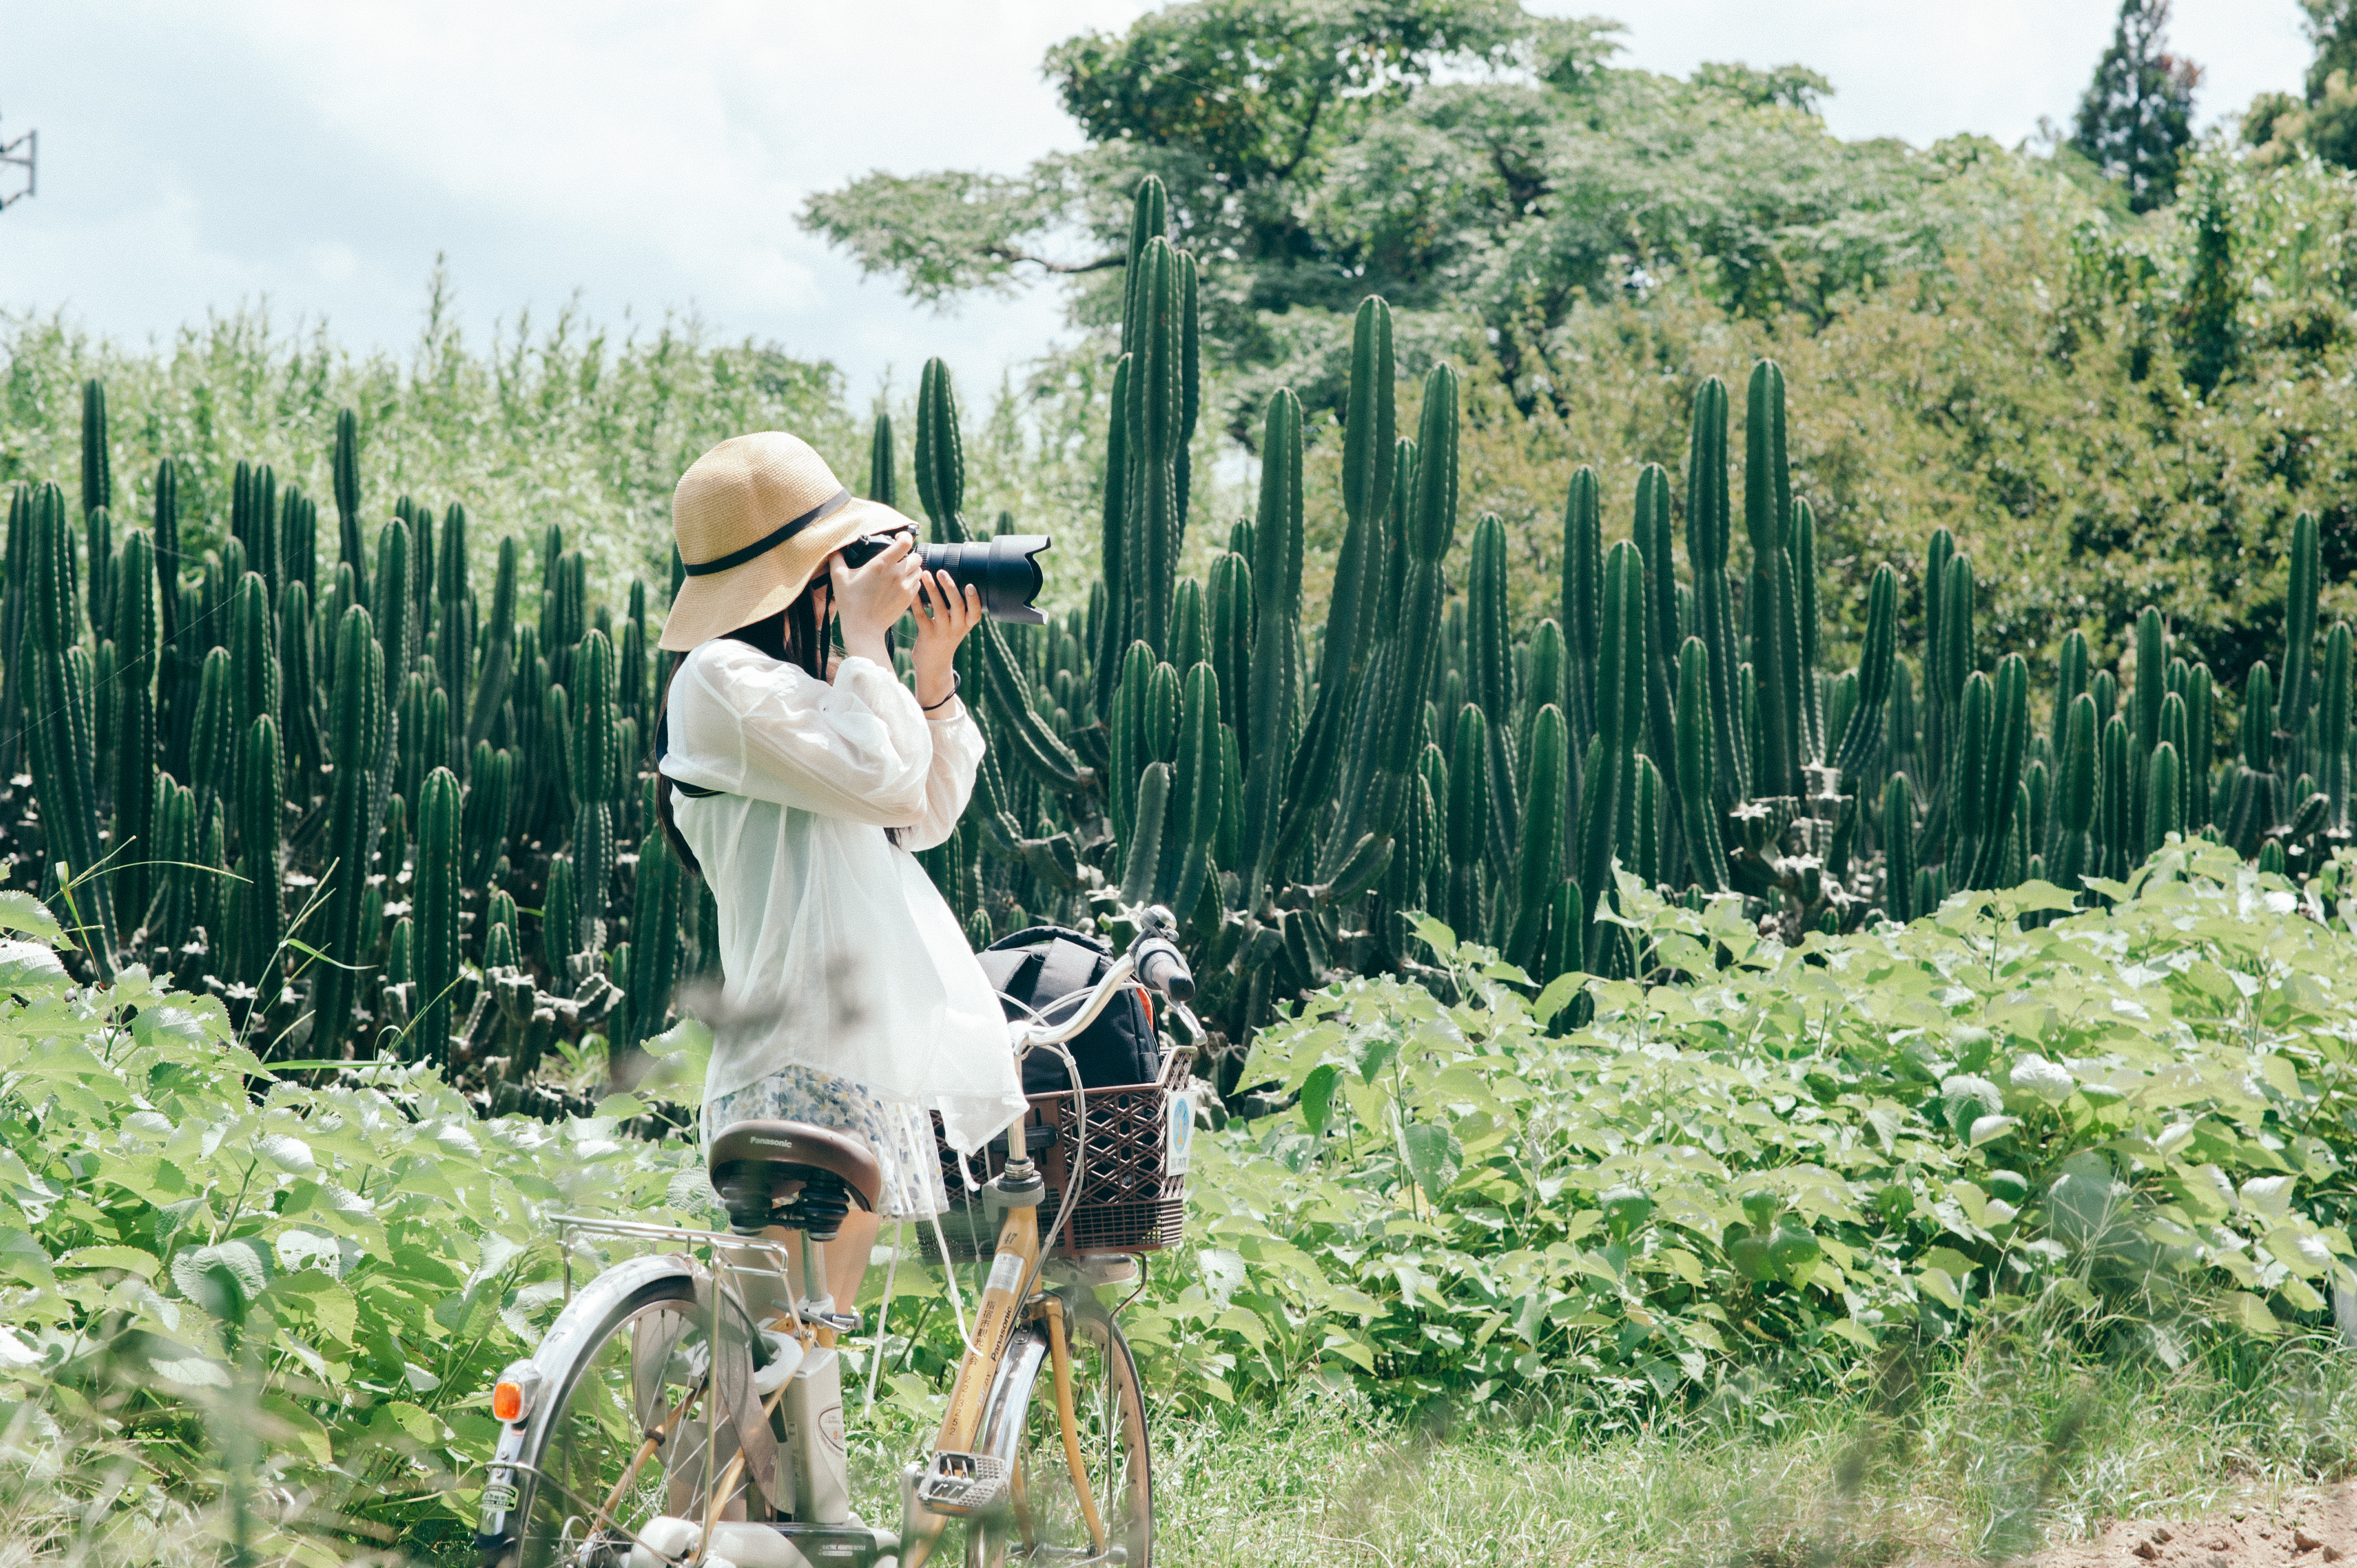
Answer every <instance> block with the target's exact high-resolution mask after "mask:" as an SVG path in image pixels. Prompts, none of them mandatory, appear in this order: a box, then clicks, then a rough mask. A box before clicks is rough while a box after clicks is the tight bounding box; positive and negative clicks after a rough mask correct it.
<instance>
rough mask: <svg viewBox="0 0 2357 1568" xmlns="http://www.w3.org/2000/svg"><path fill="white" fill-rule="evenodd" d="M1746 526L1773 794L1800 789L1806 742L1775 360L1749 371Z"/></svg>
mask: <svg viewBox="0 0 2357 1568" xmlns="http://www.w3.org/2000/svg"><path fill="white" fill-rule="evenodd" d="M1743 525H1744V532H1745V533H1746V534H1747V535H1748V536H1749V539H1750V541H1751V580H1750V584H1749V588H1748V590H1747V591H1746V593H1745V595H1744V606H1745V609H1746V610H1747V612H1748V613H1749V619H1750V623H1751V662H1752V665H1753V667H1754V669H1755V670H1756V671H1757V672H1758V677H1759V681H1760V719H1761V722H1762V724H1763V725H1765V726H1766V727H1765V730H1764V732H1763V733H1762V735H1761V736H1760V759H1761V763H1762V765H1763V767H1764V768H1765V769H1766V777H1765V779H1762V780H1760V783H1759V786H1758V787H1759V788H1760V789H1761V790H1762V791H1763V792H1765V793H1768V794H1772V795H1793V796H1797V795H1800V794H1802V793H1803V792H1804V791H1803V788H1802V783H1801V763H1802V761H1803V755H1804V751H1803V746H1804V739H1805V719H1804V717H1803V713H1804V708H1803V699H1802V695H1801V686H1802V670H1801V641H1800V609H1799V604H1798V601H1797V598H1796V595H1795V585H1794V583H1793V573H1792V552H1791V533H1792V485H1791V479H1790V477H1789V470H1788V469H1787V467H1786V466H1785V462H1784V372H1783V371H1781V369H1779V368H1778V367H1777V364H1776V362H1775V361H1774V360H1760V361H1759V362H1758V363H1756V364H1754V365H1753V366H1752V367H1751V384H1750V386H1749V389H1748V391H1747V392H1746V394H1745V397H1744V423H1743Z"/></svg>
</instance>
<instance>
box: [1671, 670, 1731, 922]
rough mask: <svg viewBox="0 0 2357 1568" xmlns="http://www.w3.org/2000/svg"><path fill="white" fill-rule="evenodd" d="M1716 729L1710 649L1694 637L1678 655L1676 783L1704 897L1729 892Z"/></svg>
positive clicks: (1690, 861) (1691, 862)
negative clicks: (1715, 763)
mask: <svg viewBox="0 0 2357 1568" xmlns="http://www.w3.org/2000/svg"><path fill="white" fill-rule="evenodd" d="M1715 733H1716V726H1715V725H1714V724H1713V723H1712V718H1711V711H1710V649H1709V648H1708V647H1707V646H1706V645H1705V643H1704V642H1703V640H1702V639H1700V638H1698V637H1690V638H1688V639H1686V640H1685V644H1684V647H1682V648H1680V649H1679V650H1678V734H1677V746H1678V779H1679V782H1680V783H1681V784H1683V785H1684V796H1683V797H1682V803H1683V805H1684V814H1685V821H1684V831H1685V841H1686V865H1687V868H1688V869H1689V870H1690V871H1691V872H1692V874H1693V875H1694V879H1695V883H1696V885H1697V886H1700V887H1701V888H1702V890H1703V891H1704V892H1706V893H1724V892H1726V891H1727V850H1726V847H1725V846H1724V844H1723V843H1721V841H1720V838H1719V832H1718V807H1717V803H1716V801H1717V796H1716V793H1715V791H1714V789H1713V788H1712V784H1713V780H1712V771H1713V769H1712V766H1711V764H1712V757H1713V753H1714V750H1715V744H1714V738H1713V737H1714V735H1715Z"/></svg>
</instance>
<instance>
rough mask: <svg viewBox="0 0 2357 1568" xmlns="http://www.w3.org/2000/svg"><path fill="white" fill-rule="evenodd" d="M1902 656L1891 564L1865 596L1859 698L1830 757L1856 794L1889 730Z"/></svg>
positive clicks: (1896, 581)
mask: <svg viewBox="0 0 2357 1568" xmlns="http://www.w3.org/2000/svg"><path fill="white" fill-rule="evenodd" d="M1898 651H1899V574H1898V573H1896V572H1894V571H1892V570H1891V569H1890V566H1889V564H1888V563H1885V564H1882V565H1880V566H1878V567H1876V568H1875V569H1874V581H1873V583H1872V584H1871V585H1869V586H1868V587H1867V595H1866V641H1865V643H1864V644H1863V645H1862V646H1861V647H1860V648H1859V650H1858V655H1857V701H1856V702H1855V703H1853V704H1852V706H1851V708H1850V712H1849V722H1848V724H1847V725H1846V727H1845V729H1844V731H1843V733H1842V735H1841V736H1840V737H1839V739H1838V741H1837V742H1836V743H1835V747H1834V749H1833V750H1832V751H1831V752H1830V753H1829V754H1828V757H1827V760H1829V761H1830V762H1831V763H1832V764H1833V765H1834V767H1835V768H1838V769H1840V771H1841V775H1842V779H1843V781H1844V788H1846V789H1853V790H1855V789H1857V788H1858V786H1859V784H1860V783H1861V782H1862V781H1863V779H1864V777H1865V773H1866V769H1867V768H1868V767H1869V766H1871V765H1872V763H1873V760H1874V757H1875V754H1876V753H1877V752H1878V751H1879V750H1880V749H1881V748H1882V745H1883V736H1884V733H1885V731H1886V728H1887V725H1886V724H1885V722H1884V709H1885V707H1886V705H1887V704H1888V703H1889V698H1890V683H1891V671H1892V669H1893V667H1894V666H1895V665H1896V664H1897V662H1898Z"/></svg>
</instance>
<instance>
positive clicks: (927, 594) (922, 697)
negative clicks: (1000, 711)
mask: <svg viewBox="0 0 2357 1568" xmlns="http://www.w3.org/2000/svg"><path fill="white" fill-rule="evenodd" d="M921 584H922V587H923V591H924V600H925V603H924V607H923V608H922V609H920V610H919V611H918V612H917V648H916V652H915V655H914V659H915V663H916V666H917V702H918V703H919V704H920V706H923V707H926V708H937V707H939V706H941V704H942V703H945V702H947V701H948V700H949V696H950V693H952V692H953V691H955V690H956V689H957V687H956V684H955V676H954V671H952V668H951V665H952V660H954V658H955V657H956V654H957V650H958V644H959V643H961V642H963V641H964V640H965V634H966V633H967V632H970V631H972V630H973V629H974V628H975V627H977V626H979V625H981V624H982V595H981V594H980V593H979V592H978V591H976V590H975V588H974V585H972V584H968V585H966V586H965V587H964V588H963V590H961V589H960V588H959V587H958V585H957V582H956V580H955V579H953V578H952V577H951V575H949V574H948V573H947V572H933V573H930V574H923V575H921ZM927 716H928V717H932V716H935V715H932V714H928V715H927Z"/></svg>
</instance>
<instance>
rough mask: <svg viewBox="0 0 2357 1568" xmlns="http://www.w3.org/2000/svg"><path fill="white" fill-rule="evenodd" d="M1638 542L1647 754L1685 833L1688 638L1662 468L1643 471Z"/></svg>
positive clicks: (1651, 466) (1654, 466)
mask: <svg viewBox="0 0 2357 1568" xmlns="http://www.w3.org/2000/svg"><path fill="white" fill-rule="evenodd" d="M1633 537H1634V539H1635V542H1636V545H1637V549H1638V552H1639V553H1641V555H1643V557H1644V560H1645V622H1646V624H1645V655H1646V657H1645V736H1646V741H1645V744H1646V750H1647V755H1649V756H1650V757H1652V758H1653V763H1654V766H1655V767H1656V768H1659V769H1660V770H1661V774H1662V783H1663V789H1665V791H1666V793H1667V798H1668V803H1669V810H1670V813H1671V816H1672V818H1673V820H1674V821H1676V822H1678V823H1679V831H1680V832H1683V831H1684V822H1683V813H1684V774H1683V773H1682V772H1681V771H1680V769H1679V752H1678V739H1677V736H1678V717H1677V681H1678V671H1677V662H1678V656H1679V650H1680V649H1681V648H1683V647H1684V643H1685V634H1684V631H1682V630H1681V629H1680V628H1679V625H1678V578H1677V563H1676V556H1675V553H1674V549H1673V544H1674V540H1675V538H1676V530H1675V528H1674V524H1673V523H1672V521H1671V517H1670V476H1669V473H1668V471H1667V470H1666V469H1664V468H1663V467H1662V466H1661V465H1660V464H1658V463H1648V464H1646V465H1645V466H1644V467H1641V468H1640V469H1638V470H1637V514H1636V519H1635V526H1634V530H1633Z"/></svg>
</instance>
